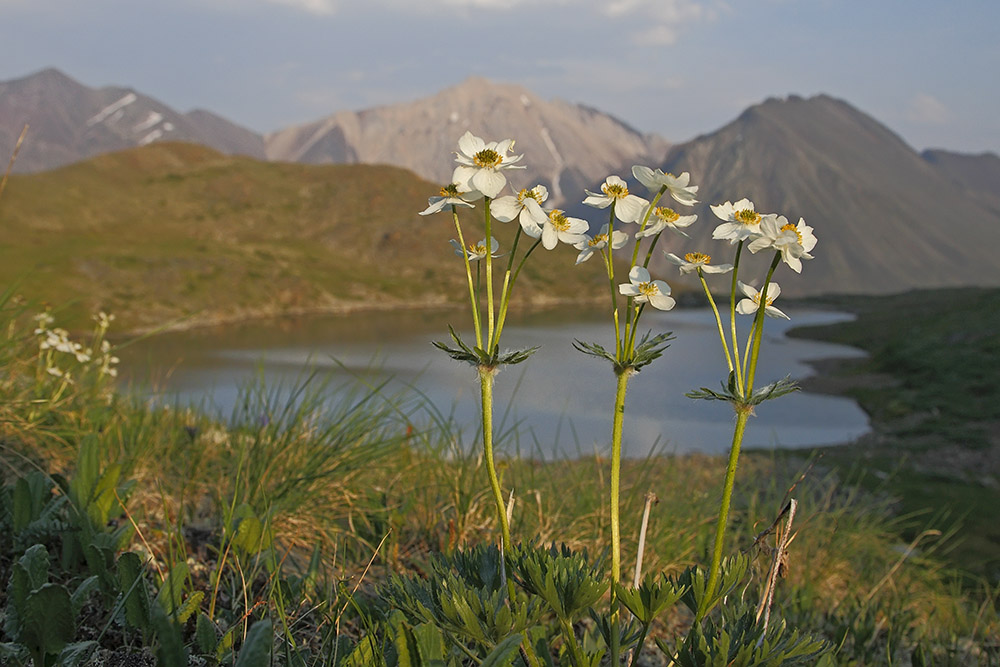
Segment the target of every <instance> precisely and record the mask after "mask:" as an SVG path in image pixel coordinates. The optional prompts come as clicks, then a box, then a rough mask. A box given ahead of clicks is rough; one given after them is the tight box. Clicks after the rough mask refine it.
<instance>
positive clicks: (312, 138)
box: [266, 78, 668, 203]
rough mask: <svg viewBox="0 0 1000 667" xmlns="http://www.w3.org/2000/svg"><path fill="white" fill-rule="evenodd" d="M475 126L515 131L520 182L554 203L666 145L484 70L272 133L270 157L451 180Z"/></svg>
mask: <svg viewBox="0 0 1000 667" xmlns="http://www.w3.org/2000/svg"><path fill="white" fill-rule="evenodd" d="M466 130H471V131H472V132H473V134H476V135H478V136H481V137H483V138H484V139H486V140H488V141H489V140H492V141H497V140H501V139H507V138H513V139H515V140H516V142H517V143H516V145H515V147H514V148H515V152H516V153H524V154H525V159H524V161H523V164H525V165H526V166H527V169H525V170H524V171H523V172H517V173H513V174H511V176H510V180H511V182H512V184H513V185H514V186H515V187H518V188H521V187H532V186H534V185H535V184H537V183H542V184H544V185H546V186H547V187H548V188H549V191H550V196H551V198H552V202H553V203H560V202H563V201H567V200H569V201H575V200H576V199H577V198H578V197H579V196H580V193H582V192H583V189H584V188H593V187H597V186H598V185H599V184H600V183H601V182H603V180H604V177H605V176H607V174H609V173H612V172H613V171H617V170H621V168H622V166H623V165H631V164H633V163H634V162H649V161H654V162H658V161H659V160H661V159H662V157H663V155H664V154H665V152H666V148H667V146H668V143H667V141H666V140H664V139H662V138H660V137H657V136H655V135H643V134H641V133H639V132H637V131H636V130H634V129H632V128H630V127H628V126H627V125H625V124H624V123H622V122H620V121H618V120H616V119H615V118H613V117H611V116H609V115H607V114H604V113H601V112H600V111H596V110H594V109H590V108H587V107H583V106H580V105H576V104H570V103H568V102H563V101H561V100H544V99H542V98H541V97H539V96H538V95H536V94H534V93H532V92H531V91H529V90H528V89H526V88H523V87H521V86H516V85H512V84H503V83H493V82H490V81H487V80H485V79H481V78H472V79H468V80H466V81H465V82H463V83H461V84H459V85H457V86H454V87H452V88H448V89H446V90H443V91H441V92H440V93H438V94H436V95H433V96H431V97H427V98H423V99H420V100H417V101H415V102H409V103H405V104H395V105H392V106H385V107H379V108H374V109H366V110H364V111H360V112H356V113H355V112H349V111H342V112H340V113H337V114H334V115H332V116H330V117H328V118H325V119H323V120H319V121H316V122H313V123H309V124H306V125H300V126H297V127H290V128H288V129H285V130H282V131H280V132H276V133H274V134H271V135H268V136H267V137H266V141H267V156H268V158H270V159H272V160H287V161H296V162H310V163H354V162H360V163H371V164H392V165H396V166H399V167H405V168H406V169H410V170H412V171H414V172H416V173H417V174H419V175H420V176H422V177H424V178H426V179H429V180H431V181H435V182H440V183H446V182H448V181H449V180H450V179H451V173H452V171H453V170H454V168H455V162H454V152H455V150H456V146H457V142H458V138H459V137H460V136H462V134H464V133H465V131H466Z"/></svg>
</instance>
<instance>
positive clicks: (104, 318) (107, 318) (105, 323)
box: [94, 310, 115, 330]
mask: <svg viewBox="0 0 1000 667" xmlns="http://www.w3.org/2000/svg"><path fill="white" fill-rule="evenodd" d="M94 321H95V322H97V326H98V327H100V328H101V329H102V330H107V328H108V327H110V326H111V323H112V322H114V321H115V316H114V315H109V314H108V313H105V312H104V311H103V310H102V311H101V312H99V313H97V314H96V315H94Z"/></svg>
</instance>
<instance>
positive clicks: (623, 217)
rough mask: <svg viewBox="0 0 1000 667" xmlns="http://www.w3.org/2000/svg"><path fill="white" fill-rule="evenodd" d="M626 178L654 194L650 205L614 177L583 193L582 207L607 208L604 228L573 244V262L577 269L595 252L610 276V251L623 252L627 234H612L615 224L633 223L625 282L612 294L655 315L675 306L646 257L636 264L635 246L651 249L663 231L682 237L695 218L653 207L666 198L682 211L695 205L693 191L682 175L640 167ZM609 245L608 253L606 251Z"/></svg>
mask: <svg viewBox="0 0 1000 667" xmlns="http://www.w3.org/2000/svg"><path fill="white" fill-rule="evenodd" d="M632 175H633V176H634V177H635V179H636V180H637V181H639V182H640V183H642V184H643V185H644V186H646V188H648V189H649V190H650V191H652V192H655V193H656V194H655V196H654V199H653V201H652V202H650V201H649V200H647V199H644V198H642V197H640V196H638V195H635V194H632V193H631V192H630V191H629V188H628V184H627V183H626V182H625V181H624V180H623V179H622V178H621V177H620V176H616V175H612V176H608V177H607V178H606V179H605V180H604V183H603V184H602V185H601V191H600V192H591V191H590V190H587V191H586V192H587V197H586V199H584V200H583V203H584V204H586V205H587V206H593V207H594V208H598V209H607V208H610V209H611V212H610V215H609V220H608V223H607V224H605V225H604V226H603V227H601V231H600V232H599V233H598V234H597V235H596V236H594V237H591V236H589V235H584V238H583V239H582V240H581V241H579V242H577V243H576V247H577V249H578V250H580V254H579V256H578V257H577V260H576V262H577V264H580V263H581V262H585V261H587V260H588V259H590V257H591V256H592V255H593V254H594V253H595V252H597V251H600V252H601V253H602V255H603V257H604V259H605V265H606V267H607V269H608V272H609V275H611V271H612V266H611V252H612V251H614V250H618V249H620V248H623V247H625V246H626V245H627V244H628V242H629V239H630V236H629V234H628V232H626V231H625V230H623V229H614V223H615V220H618V221H619V222H622V223H625V224H637V225H638V226H639V229H638V230H637V231H636V232H635V243H636V248H635V252H633V256H632V263H631V265H630V267H629V276H628V277H629V282H627V283H622V284H620V285H619V286H618V293H619V294H621V295H623V296H627V297H629V298H630V299H631V301H632V303H633V304H639V305H641V304H647V303H648V304H649V305H650V306H652V307H653V308H656V309H657V310H670V309H671V308H673V307H674V305H675V304H676V301H675V300H674V299H673V297H671V296H670V286H669V285H668V284H667V283H665V282H664V281H662V280H655V279H653V277H652V276H651V275H650V273H649V269H648V268H647V266H648V265H649V260H650V255H649V253H647V256H646V260H645V262H643V263H642V264H637V263H636V261H637V259H638V250H639V249H638V244H639V243H640V242H641V241H642V240H643V239H646V238H649V239H652V243H651V244H650V251H649V252H652V246H653V245H654V244H655V243H656V241H657V240H658V239H659V236H660V234H662V233H663V232H664V231H666V230H668V229H669V230H670V231H671V232H673V233H676V234H680V235H682V236H687V233H686V232H685V231H684V228H686V227H688V226H690V225H691V224H692V223H693V222H694V221H695V220H697V219H698V216H696V215H681V214H679V213H677V212H676V211H674V210H673V209H672V208H669V207H666V206H658V205H657V204H658V203H659V201H660V199H661V198H662V197H663V195H666V194H669V195H670V197H671V198H672V199H674V201H676V202H677V203H679V204H682V205H684V206H693V205H694V204H696V203H697V201H698V200H697V199H695V196H696V195H697V192H698V187H697V186H694V185H691V184H690V181H691V176H690V174H688V173H687V172H685V173H683V174H681V175H680V176H674V175H673V174H666V173H664V172H663V171H661V170H659V169H655V170H654V169H651V168H650V167H644V166H642V165H636V166H634V167H632ZM609 246H610V249H608V247H609Z"/></svg>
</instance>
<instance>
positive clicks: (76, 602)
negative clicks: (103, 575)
mask: <svg viewBox="0 0 1000 667" xmlns="http://www.w3.org/2000/svg"><path fill="white" fill-rule="evenodd" d="M100 588H101V584H100V580H99V579H98V578H97V576H90V577H87V578H86V579H84V580H83V581H81V582H80V585H79V586H77V587H76V590H75V591H73V595H72V596H71V597H70V601H71V602H72V603H73V616H79V615H80V610H81V609H83V605H84V604H86V603H87V598H89V597H90V596H91V595H93V594H94V593H96V592H97V591H98V590H100Z"/></svg>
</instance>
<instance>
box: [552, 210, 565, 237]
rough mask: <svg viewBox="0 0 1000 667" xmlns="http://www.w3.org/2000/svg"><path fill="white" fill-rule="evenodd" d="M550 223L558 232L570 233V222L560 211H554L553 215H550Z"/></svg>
mask: <svg viewBox="0 0 1000 667" xmlns="http://www.w3.org/2000/svg"><path fill="white" fill-rule="evenodd" d="M549 222H550V223H552V226H553V227H555V228H556V230H557V231H560V232H567V231H569V220H568V219H567V218H566V214H565V213H563V212H562V211H560V210H559V209H554V210H553V211H552V212H551V213H549Z"/></svg>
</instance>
